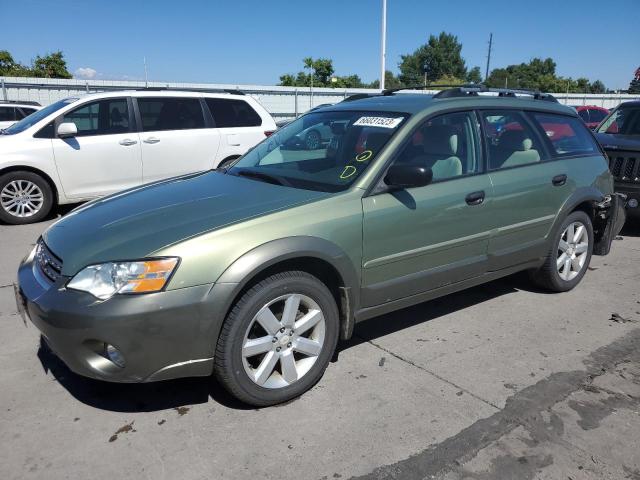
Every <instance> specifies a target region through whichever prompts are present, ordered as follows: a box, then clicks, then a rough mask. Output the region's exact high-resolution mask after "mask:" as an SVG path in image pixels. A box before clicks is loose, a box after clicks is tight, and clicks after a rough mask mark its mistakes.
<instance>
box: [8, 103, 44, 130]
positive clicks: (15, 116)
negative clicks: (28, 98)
mask: <svg viewBox="0 0 640 480" xmlns="http://www.w3.org/2000/svg"><path fill="white" fill-rule="evenodd" d="M41 108H42V107H41V106H40V104H39V103H36V102H15V101H0V130H2V129H3V128H7V127H10V126H11V125H13V124H14V123H16V122H17V121H19V120H22V119H23V118H24V117H27V116H29V115H31V114H32V113H33V112H35V111H36V110H40V109H41Z"/></svg>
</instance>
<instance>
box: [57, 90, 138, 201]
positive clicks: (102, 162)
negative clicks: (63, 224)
mask: <svg viewBox="0 0 640 480" xmlns="http://www.w3.org/2000/svg"><path fill="white" fill-rule="evenodd" d="M64 122H71V123H74V124H75V125H76V128H77V130H78V133H77V134H76V135H75V136H73V137H66V138H59V137H58V136H57V135H56V136H55V137H54V138H53V139H52V145H53V154H54V158H55V162H56V167H57V169H58V174H59V176H60V181H61V182H62V187H63V189H64V192H65V195H66V196H67V197H69V198H76V199H87V198H92V197H98V196H102V195H106V194H109V193H113V192H117V191H120V190H124V189H127V188H131V187H134V186H136V185H140V183H141V182H142V163H141V159H140V144H139V142H138V134H137V133H136V132H135V128H134V125H133V124H134V121H133V115H132V109H131V100H130V98H128V97H115V98H105V99H102V100H96V101H92V102H88V103H85V104H83V105H81V106H79V107H77V108H74V109H73V110H70V111H69V112H67V113H65V114H64V115H63V116H61V117H58V118H57V119H56V125H60V124H61V123H64Z"/></svg>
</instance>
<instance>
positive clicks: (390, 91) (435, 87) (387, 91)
mask: <svg viewBox="0 0 640 480" xmlns="http://www.w3.org/2000/svg"><path fill="white" fill-rule="evenodd" d="M479 85H480V84H476V83H470V84H466V85H449V84H444V85H440V84H438V85H414V86H411V87H398V88H387V89H385V90H383V91H382V95H385V96H387V95H393V94H394V93H396V92H399V91H401V90H440V89H443V88H457V87H468V88H473V87H478V86H479Z"/></svg>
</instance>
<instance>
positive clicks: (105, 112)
mask: <svg viewBox="0 0 640 480" xmlns="http://www.w3.org/2000/svg"><path fill="white" fill-rule="evenodd" d="M62 121H63V122H73V123H75V124H76V128H77V129H78V136H79V137H82V136H85V137H86V136H90V135H113V134H117V133H126V132H128V131H129V108H128V106H127V99H126V98H109V99H106V100H99V101H97V102H91V103H88V104H86V105H83V106H81V107H79V108H76V109H75V110H72V111H71V112H69V113H66V114H65V115H64V117H63V119H62Z"/></svg>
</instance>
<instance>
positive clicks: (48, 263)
mask: <svg viewBox="0 0 640 480" xmlns="http://www.w3.org/2000/svg"><path fill="white" fill-rule="evenodd" d="M36 262H37V264H38V267H40V271H41V272H42V273H43V274H44V275H45V277H47V278H48V279H49V280H51V281H52V282H55V281H56V280H58V278H60V276H61V275H62V260H61V259H60V258H59V257H57V256H56V255H55V254H54V253H53V252H52V251H51V250H49V247H47V245H46V244H45V243H44V242H43V241H42V239H40V240H38V245H37V248H36Z"/></svg>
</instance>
